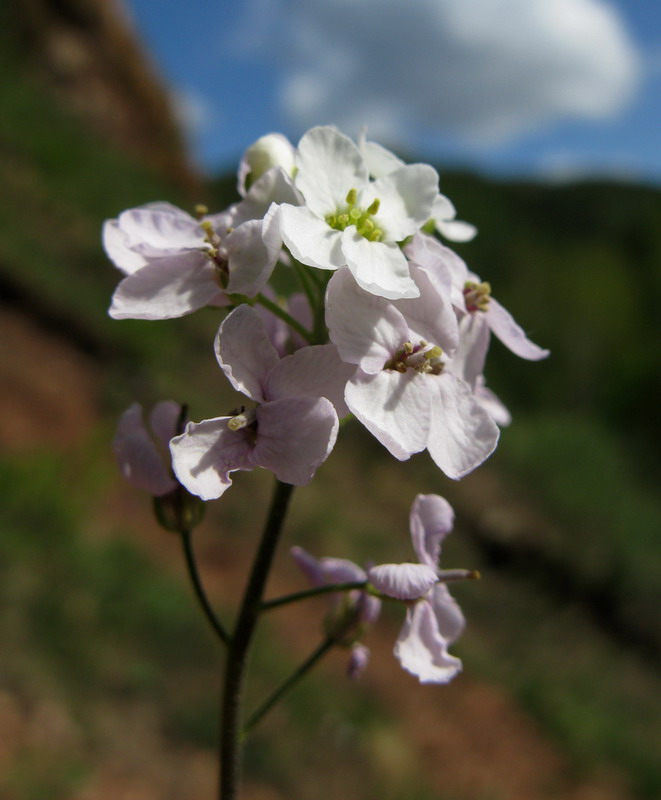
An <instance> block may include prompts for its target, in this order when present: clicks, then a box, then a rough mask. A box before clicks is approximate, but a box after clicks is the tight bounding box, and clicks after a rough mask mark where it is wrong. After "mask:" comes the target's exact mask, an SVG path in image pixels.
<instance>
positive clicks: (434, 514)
mask: <svg viewBox="0 0 661 800" xmlns="http://www.w3.org/2000/svg"><path fill="white" fill-rule="evenodd" d="M409 519H410V526H411V541H412V542H413V549H414V550H415V554H416V555H417V556H418V558H419V560H420V562H421V563H423V564H427V565H428V566H430V567H433V569H435V570H436V569H438V565H439V559H440V556H441V542H442V541H443V539H444V538H445V537H446V536H447V535H448V533H450V531H451V530H452V527H453V525H454V511H453V510H452V506H451V505H450V504H449V503H448V501H447V500H446V499H445V498H444V497H440V496H439V495H437V494H419V495H418V496H417V497H416V498H415V500H414V501H413V505H412V506H411V514H410V518H409Z"/></svg>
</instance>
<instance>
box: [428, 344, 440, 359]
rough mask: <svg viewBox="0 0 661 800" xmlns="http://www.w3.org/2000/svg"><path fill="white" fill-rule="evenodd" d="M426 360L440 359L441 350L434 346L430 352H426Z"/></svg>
mask: <svg viewBox="0 0 661 800" xmlns="http://www.w3.org/2000/svg"><path fill="white" fill-rule="evenodd" d="M426 355H427V358H430V359H431V358H440V357H441V356H442V355H443V350H442V348H440V347H439V346H438V345H434V347H432V348H431V349H430V350H427V353H426Z"/></svg>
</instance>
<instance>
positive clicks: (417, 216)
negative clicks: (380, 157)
mask: <svg viewBox="0 0 661 800" xmlns="http://www.w3.org/2000/svg"><path fill="white" fill-rule="evenodd" d="M370 193H371V195H373V197H368V196H366V197H365V199H364V200H363V201H362V202H363V204H364V205H365V207H367V206H368V205H369V203H371V201H372V199H375V198H378V199H379V201H380V205H379V211H378V213H377V214H375V216H374V219H375V222H377V224H378V225H379V227H383V230H384V232H385V235H386V238H387V240H388V241H390V242H401V241H402V240H403V239H406V237H407V236H412V235H413V234H414V233H415V232H416V231H417V230H419V229H420V228H421V227H422V226H423V225H424V224H425V222H427V220H428V219H429V218H430V217H431V212H432V205H433V203H434V199H435V198H436V197H437V196H438V173H437V172H436V170H435V169H434V168H433V167H430V166H429V165H428V164H406V165H405V166H403V167H399V168H398V169H396V170H394V171H393V172H389V173H388V174H387V175H384V176H382V177H380V178H377V180H376V181H374V183H373V184H372V185H371V186H370ZM368 200H369V202H368Z"/></svg>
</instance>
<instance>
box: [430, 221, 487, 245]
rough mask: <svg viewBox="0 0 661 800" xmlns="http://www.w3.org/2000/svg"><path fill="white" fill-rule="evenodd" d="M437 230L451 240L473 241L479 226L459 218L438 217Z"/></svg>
mask: <svg viewBox="0 0 661 800" xmlns="http://www.w3.org/2000/svg"><path fill="white" fill-rule="evenodd" d="M435 222H436V230H437V231H438V232H439V233H440V234H441V236H444V237H445V238H446V239H448V240H449V241H451V242H471V241H472V240H473V239H474V238H475V237H476V236H477V228H476V227H475V225H471V223H470V222H463V221H462V220H459V219H452V220H445V219H436V220H435Z"/></svg>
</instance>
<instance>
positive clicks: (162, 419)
mask: <svg viewBox="0 0 661 800" xmlns="http://www.w3.org/2000/svg"><path fill="white" fill-rule="evenodd" d="M180 416H181V404H180V403H175V402H174V401H173V400H162V401H161V402H160V403H156V405H155V406H154V408H153V409H152V411H151V414H150V415H149V427H150V428H151V429H152V431H154V435H155V436H156V438H157V439H158V441H159V442H160V443H161V445H162V446H163V447H164V449H165V452H168V447H169V446H170V439H172V437H173V436H176V435H177V433H178V431H177V424H178V422H179V417H180Z"/></svg>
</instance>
